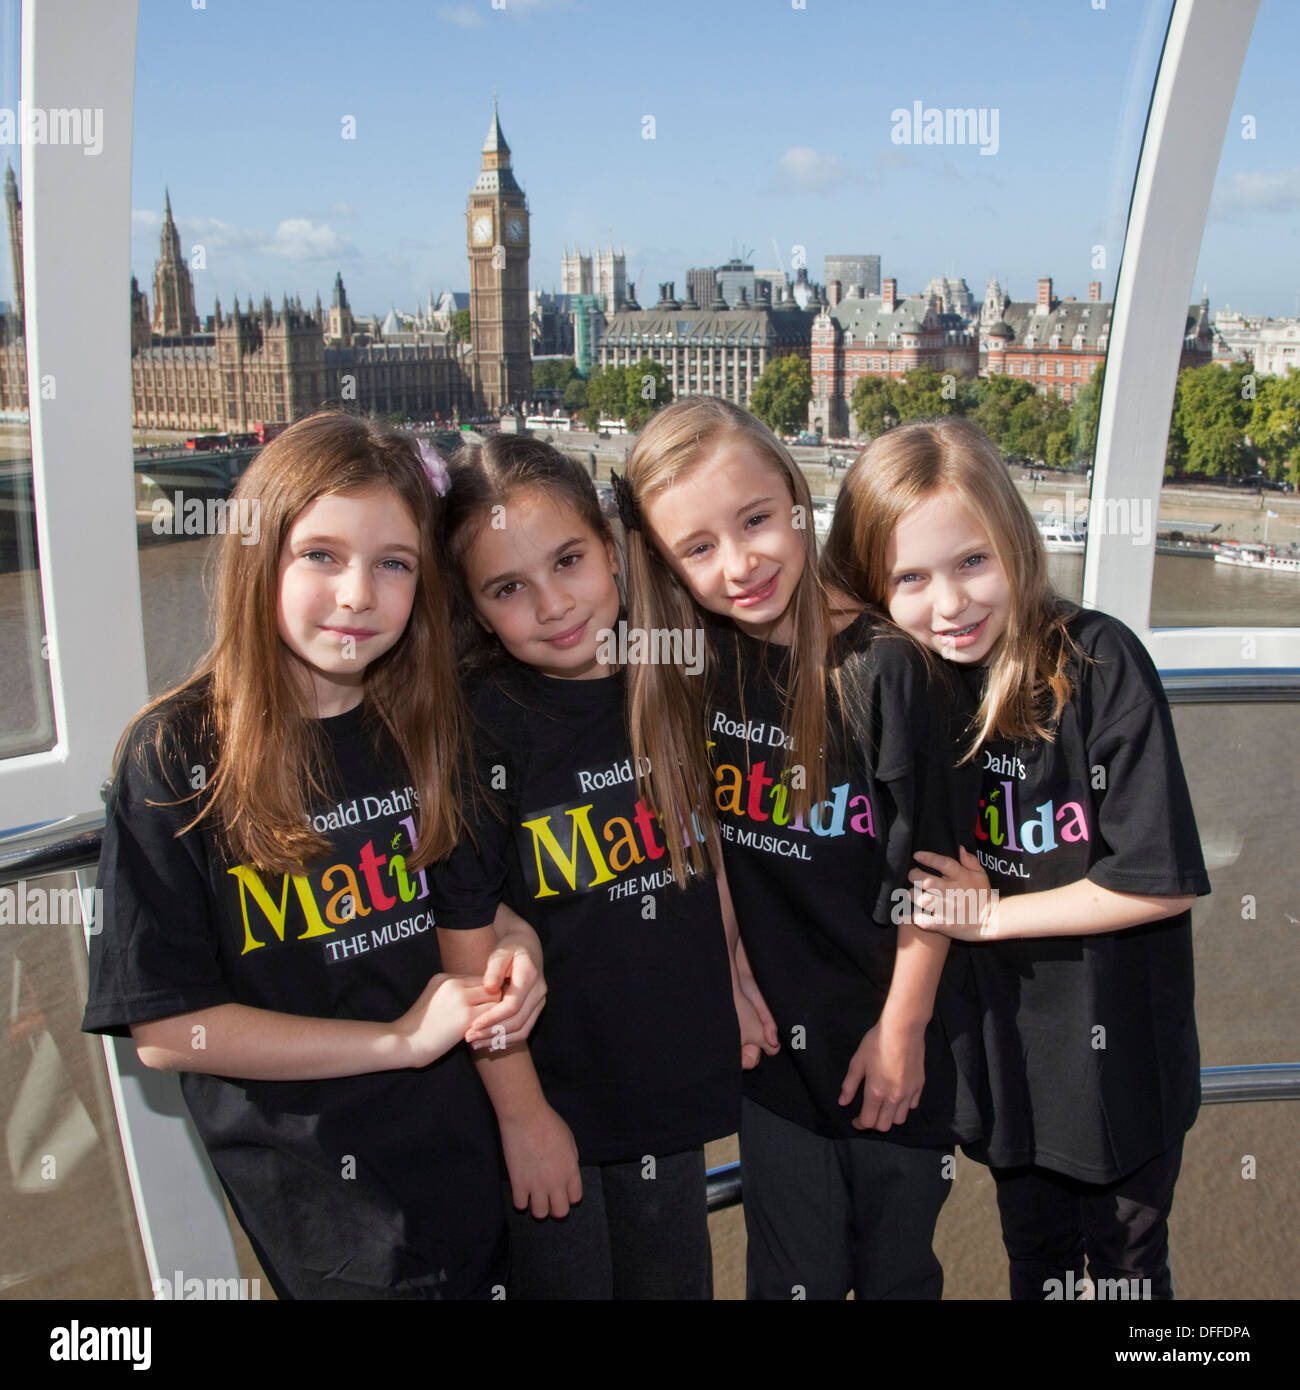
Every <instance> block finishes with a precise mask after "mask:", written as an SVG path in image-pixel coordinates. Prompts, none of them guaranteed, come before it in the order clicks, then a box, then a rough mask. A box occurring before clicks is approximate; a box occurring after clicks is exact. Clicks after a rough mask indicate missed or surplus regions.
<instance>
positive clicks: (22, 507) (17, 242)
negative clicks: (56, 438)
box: [0, 0, 55, 758]
mask: <svg viewBox="0 0 1300 1390" xmlns="http://www.w3.org/2000/svg"><path fill="white" fill-rule="evenodd" d="M21 13H22V6H21V4H20V3H19V0H0V108H3V109H4V111H5V112H6V113H9V114H13V113H19V112H20V107H19V72H18V67H19V54H20V52H21V45H20V39H21V28H20V19H21ZM22 150H23V147H22V145H21V143H20V142H19V141H17V140H15V141H14V142H13V143H12V144H6V145H5V146H4V148H3V153H4V155H5V157H6V159H5V173H4V180H5V237H6V246H7V254H6V255H5V257H4V259H3V261H0V650H2V651H3V652H4V654H5V655H4V660H3V661H0V711H3V713H0V757H3V758H11V757H17V756H18V755H20V754H23V753H36V752H39V751H41V750H42V749H46V748H50V747H52V746H53V744H54V741H55V729H54V705H53V698H52V695H51V691H50V668H49V664H48V662H49V647H48V643H47V642H46V639H45V610H44V604H43V601H42V593H41V567H40V556H39V553H38V548H37V544H36V504H35V496H34V489H33V481H32V437H31V425H30V413H29V412H30V403H29V400H28V381H27V343H26V320H27V305H26V297H25V295H24V293H23V266H22V260H23V251H22V246H23V209H22V167H23V166H22Z"/></svg>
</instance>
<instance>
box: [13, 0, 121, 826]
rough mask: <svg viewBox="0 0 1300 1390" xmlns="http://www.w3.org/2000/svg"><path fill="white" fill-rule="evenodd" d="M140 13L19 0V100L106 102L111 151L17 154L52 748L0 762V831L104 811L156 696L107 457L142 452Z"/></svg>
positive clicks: (71, 0)
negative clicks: (106, 793)
mask: <svg viewBox="0 0 1300 1390" xmlns="http://www.w3.org/2000/svg"><path fill="white" fill-rule="evenodd" d="M135 24H136V0H125V3H113V4H109V5H91V6H87V5H85V4H79V3H77V0H40V3H39V4H37V3H36V0H23V14H22V77H21V82H20V84H19V90H20V92H21V97H22V101H23V103H24V104H25V105H26V106H27V107H29V108H31V107H43V108H46V109H49V108H59V107H69V106H73V105H75V106H78V107H83V108H84V107H88V108H91V109H92V110H94V109H99V110H102V111H103V128H102V134H103V148H102V149H101V150H100V152H99V153H98V154H96V155H88V154H87V153H86V152H85V149H84V148H83V147H79V146H75V145H29V146H27V147H25V148H24V150H23V160H22V202H23V230H24V236H23V279H24V288H25V291H26V306H27V315H26V317H27V382H28V398H29V401H30V408H31V436H32V472H33V480H32V481H33V492H34V495H35V500H36V527H37V529H36V534H37V544H38V546H39V551H40V559H41V588H42V596H43V601H44V612H45V632H46V636H47V637H48V639H49V642H48V650H49V661H50V686H51V691H52V694H53V701H54V726H55V743H54V746H53V748H51V749H48V750H47V751H45V752H41V753H30V754H26V755H24V756H22V757H17V758H9V759H6V760H5V761H4V762H0V807H3V808H4V809H3V811H2V812H0V827H3V826H6V825H16V824H34V823H36V822H38V821H48V820H56V819H58V818H59V817H61V816H65V815H67V814H68V813H69V811H70V810H71V811H72V812H84V811H88V810H92V809H93V808H95V807H96V806H98V805H99V787H100V784H101V783H102V782H103V781H104V779H105V778H106V777H107V776H108V759H109V755H110V754H111V752H112V749H113V747H114V745H115V744H116V742H117V739H118V737H119V735H120V734H121V732H122V730H123V728H125V727H126V723H127V721H128V720H129V719H130V718H131V716H132V715H133V714H134V713H135V711H136V710H138V709H139V708H140V706H141V705H142V704H144V702H145V699H146V698H147V696H148V681H147V678H146V674H145V659H144V634H143V631H142V627H141V622H140V578H139V568H138V565H137V561H136V536H135V526H134V524H133V523H132V521H131V518H132V517H133V516H134V508H135V497H134V485H133V481H132V475H131V469H130V467H129V465H128V466H127V467H125V468H123V467H113V466H112V460H114V459H117V460H128V461H129V460H130V458H131V450H132V444H131V359H130V350H129V345H130V341H131V305H130V295H129V294H128V293H127V290H126V286H128V285H129V284H130V279H131V245H130V236H131V141H132V113H133V92H134V83H135ZM69 229H78V230H80V231H81V232H82V235H84V236H87V237H90V236H93V238H94V244H93V246H92V245H82V244H81V242H80V241H79V240H78V239H77V238H75V237H74V236H70V235H69ZM88 324H94V325H95V326H96V327H95V331H94V332H88V331H87V325H88ZM47 380H48V381H49V382H51V383H52V389H53V392H54V395H53V397H52V398H50V397H49V392H48V391H47V390H42V383H43V382H46V381H47ZM106 457H107V459H108V460H109V466H107V467H105V458H106ZM88 574H89V575H93V576H94V583H93V584H87V583H86V582H85V577H86V575H88ZM124 617H125V621H123V619H124Z"/></svg>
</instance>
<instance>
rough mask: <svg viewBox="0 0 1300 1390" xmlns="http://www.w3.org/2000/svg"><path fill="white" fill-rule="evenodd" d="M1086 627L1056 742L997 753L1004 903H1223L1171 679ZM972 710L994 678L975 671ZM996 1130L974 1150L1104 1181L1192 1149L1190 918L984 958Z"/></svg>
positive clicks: (1102, 628)
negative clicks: (1060, 896)
mask: <svg viewBox="0 0 1300 1390" xmlns="http://www.w3.org/2000/svg"><path fill="white" fill-rule="evenodd" d="M1069 631H1070V634H1071V636H1072V637H1073V639H1074V641H1075V643H1076V644H1077V646H1078V647H1079V649H1080V650H1081V651H1082V652H1083V654H1084V656H1085V658H1087V659H1085V660H1083V661H1080V660H1079V659H1078V658H1077V657H1076V658H1075V659H1074V660H1073V661H1072V662H1071V665H1070V676H1071V679H1072V681H1073V683H1074V695H1073V698H1072V699H1071V701H1070V703H1069V704H1068V705H1067V706H1066V708H1065V710H1064V712H1063V713H1062V716H1061V720H1060V725H1059V728H1058V729H1057V731H1056V734H1057V736H1056V739H1055V741H1054V742H1052V743H1046V742H1042V743H1037V744H1029V743H1026V742H1023V741H1017V740H1000V741H996V742H993V743H989V744H987V745H985V747H984V748H982V749H981V750H980V752H979V754H978V770H979V773H980V785H979V788H978V791H977V793H976V797H977V804H976V805H975V807H974V814H973V815H968V817H967V820H966V831H965V833H964V834H963V837H962V838H963V840H964V841H965V843H966V846H967V848H968V849H971V850H973V851H974V853H975V854H976V855H977V857H978V858H979V860H980V862H981V864H983V866H984V869H985V872H986V873H987V874H988V876H989V881H990V883H991V884H992V886H993V887H994V888H996V889H997V890H998V891H999V892H1001V893H1005V894H1008V895H1011V894H1016V893H1037V892H1042V891H1043V890H1045V889H1049V888H1059V887H1062V886H1064V885H1065V884H1069V883H1074V882H1077V881H1078V880H1079V879H1083V878H1087V879H1090V880H1091V881H1092V882H1093V883H1096V884H1099V885H1100V886H1101V887H1103V888H1109V889H1111V890H1113V891H1114V892H1117V893H1138V894H1144V895H1150V896H1157V897H1158V896H1168V897H1178V896H1182V895H1184V894H1188V893H1195V894H1203V893H1208V892H1209V891H1210V886H1209V880H1208V879H1207V878H1206V875H1205V864H1204V861H1203V859H1202V857H1201V848H1200V841H1199V839H1198V838H1197V833H1196V821H1195V819H1194V817H1193V815H1192V805H1191V798H1190V796H1189V795H1188V791H1187V783H1186V780H1185V779H1184V776H1183V768H1182V763H1181V762H1180V761H1179V757H1178V746H1177V743H1176V742H1175V739H1174V729H1173V722H1172V720H1171V718H1170V715H1169V706H1168V703H1167V702H1166V700H1165V696H1164V691H1163V689H1162V688H1161V685H1160V678H1159V675H1158V674H1157V673H1156V670H1155V667H1154V666H1153V665H1152V663H1151V658H1150V657H1149V656H1148V655H1147V652H1146V650H1145V648H1144V647H1143V646H1142V644H1141V642H1139V641H1138V639H1137V638H1136V637H1135V636H1134V635H1133V633H1132V632H1130V631H1129V629H1128V628H1126V627H1125V626H1124V625H1123V624H1122V623H1120V622H1118V621H1117V620H1116V619H1114V618H1111V617H1108V616H1107V615H1106V614H1104V613H1098V612H1088V611H1083V610H1080V611H1079V612H1078V613H1077V614H1076V615H1075V616H1074V617H1073V618H1072V619H1071V620H1070V624H1069ZM964 676H965V683H966V685H967V691H968V696H969V698H970V700H971V702H972V705H973V703H974V701H975V700H976V699H978V695H979V689H980V683H981V681H982V678H983V673H982V671H981V670H980V669H979V668H968V669H967V670H966V672H965V673H964ZM972 963H973V966H974V972H975V979H976V984H977V988H978V992H979V996H980V1004H981V1010H982V1014H983V1036H984V1048H985V1053H986V1057H987V1066H988V1081H989V1086H990V1089H991V1101H992V1116H991V1122H990V1124H991V1127H990V1131H989V1136H988V1140H987V1143H986V1144H985V1145H983V1146H982V1147H979V1148H972V1150H971V1151H972V1152H973V1153H975V1154H976V1156H979V1157H983V1158H986V1159H987V1161H988V1162H990V1163H992V1164H993V1165H994V1166H996V1167H1014V1166H1018V1165H1021V1164H1028V1163H1035V1164H1038V1165H1040V1166H1042V1167H1046V1168H1052V1169H1055V1170H1056V1171H1058V1172H1061V1173H1065V1174H1068V1175H1069V1176H1071V1177H1074V1178H1078V1179H1079V1180H1081V1181H1083V1182H1092V1183H1104V1182H1111V1181H1114V1180H1115V1179H1117V1178H1120V1177H1123V1176H1125V1175H1126V1174H1128V1173H1131V1172H1132V1171H1133V1170H1134V1169H1136V1168H1138V1167H1140V1166H1141V1165H1142V1164H1143V1163H1145V1162H1146V1161H1147V1160H1148V1159H1150V1158H1153V1157H1154V1156H1155V1155H1156V1154H1158V1153H1161V1152H1163V1151H1164V1150H1165V1149H1167V1148H1169V1147H1170V1146H1171V1145H1172V1144H1174V1143H1176V1142H1177V1141H1178V1140H1179V1139H1180V1138H1181V1137H1182V1135H1183V1134H1184V1133H1185V1132H1186V1130H1187V1129H1188V1128H1189V1127H1190V1125H1191V1123H1192V1121H1193V1120H1194V1119H1195V1117H1196V1110H1197V1106H1198V1104H1199V1101H1200V1058H1199V1051H1198V1048H1197V1040H1196V1020H1195V1017H1194V1014H1193V1008H1192V996H1193V988H1192V936H1191V914H1190V912H1183V913H1180V914H1179V915H1178V916H1177V917H1171V918H1169V919H1167V920H1165V921H1162V922H1154V923H1151V924H1150V925H1147V926H1141V927H1131V928H1129V929H1128V930H1126V931H1118V932H1106V933H1102V934H1099V935H1092V936H1065V937H1060V936H1058V937H1033V938H1024V939H1018V940H1012V941H1002V942H996V943H992V942H990V943H985V944H977V945H976V946H974V947H973V949H972Z"/></svg>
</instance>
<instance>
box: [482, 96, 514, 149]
mask: <svg viewBox="0 0 1300 1390" xmlns="http://www.w3.org/2000/svg"><path fill="white" fill-rule="evenodd" d="M483 153H484V154H503V155H506V156H507V157H508V156H509V154H510V146H509V145H507V144H506V137H505V136H504V135H503V134H502V132H501V118H500V116H498V114H497V94H496V92H493V93H492V124H491V125H490V126H489V127H488V133H487V139H486V140H484V141H483Z"/></svg>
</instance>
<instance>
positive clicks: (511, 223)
mask: <svg viewBox="0 0 1300 1390" xmlns="http://www.w3.org/2000/svg"><path fill="white" fill-rule="evenodd" d="M467 221H468V229H469V316H470V338H471V342H472V343H473V346H474V394H475V397H476V398H477V399H478V400H479V401H481V402H482V404H483V406H484V407H485V408H486V409H488V410H492V411H496V410H501V409H502V408H503V407H504V406H507V405H518V404H520V403H521V402H524V401H527V400H528V399H529V398H530V397H531V396H532V393H533V365H532V335H531V331H530V327H529V322H528V203H527V200H526V199H525V198H524V191H523V189H522V188H520V187H519V185H518V184H517V183H516V182H515V176H514V173H513V172H512V171H511V168H510V146H509V145H507V144H506V137H505V136H504V135H502V133H501V122H500V120H499V119H498V118H497V104H496V98H495V97H493V99H492V126H491V128H490V129H489V131H488V137H487V139H486V140H485V141H484V143H483V163H482V166H481V168H480V171H479V176H478V181H477V182H476V183H475V184H474V187H473V188H471V189H470V193H469V209H468V218H467Z"/></svg>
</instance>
